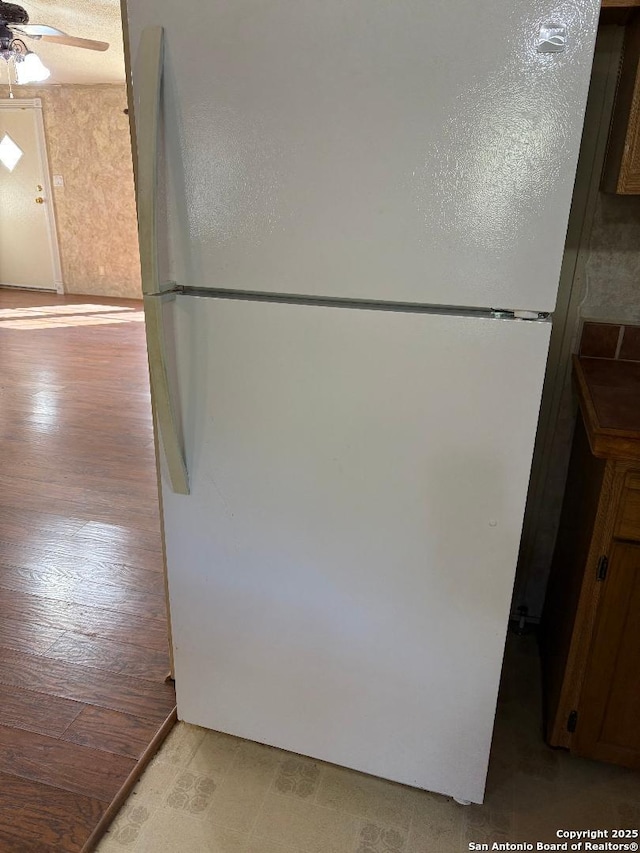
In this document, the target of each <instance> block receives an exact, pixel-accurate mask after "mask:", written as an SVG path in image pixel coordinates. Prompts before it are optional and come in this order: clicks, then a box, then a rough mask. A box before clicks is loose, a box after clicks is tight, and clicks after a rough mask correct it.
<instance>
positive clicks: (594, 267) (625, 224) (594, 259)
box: [514, 192, 640, 617]
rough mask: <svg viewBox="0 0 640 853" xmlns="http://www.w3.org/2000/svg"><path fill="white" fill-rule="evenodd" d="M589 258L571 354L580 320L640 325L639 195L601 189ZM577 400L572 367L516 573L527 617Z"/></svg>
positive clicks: (547, 560) (556, 512)
mask: <svg viewBox="0 0 640 853" xmlns="http://www.w3.org/2000/svg"><path fill="white" fill-rule="evenodd" d="M584 239H585V243H586V245H587V247H588V256H587V260H586V263H585V266H584V272H583V274H581V275H578V276H577V277H576V278H575V279H574V287H576V288H578V292H582V293H583V296H582V301H581V304H580V310H579V312H578V313H577V315H575V316H570V317H569V318H568V323H569V327H570V328H569V333H570V334H571V339H572V346H571V349H572V352H578V349H579V344H580V331H581V328H582V323H583V322H584V321H585V320H588V319H595V320H598V321H607V320H608V321H612V322H616V321H617V322H620V323H640V197H638V196H616V195H610V194H608V193H602V192H601V193H599V194H598V200H597V204H596V210H595V214H594V219H593V223H592V226H591V230H590V232H589V233H588V234H586V235H584ZM576 413H577V399H576V395H575V391H574V389H573V383H572V377H571V371H570V370H569V371H567V373H566V377H565V380H564V387H563V389H562V392H561V400H560V410H559V414H558V420H557V422H556V424H555V431H554V435H553V441H552V443H551V445H550V446H549V447H548V453H549V474H548V479H547V481H546V486H545V489H544V505H543V508H542V509H541V512H540V515H539V517H538V525H537V528H536V531H535V539H534V544H533V548H532V552H531V555H530V562H529V564H528V566H527V567H526V569H525V570H524V573H526V577H519V579H518V590H519V592H518V593H517V594H516V599H515V601H514V604H515V605H516V606H517V605H518V604H519V603H520V602H526V604H527V605H528V607H529V613H530V615H531V616H534V617H538V616H540V614H541V612H542V606H543V603H544V594H545V590H546V584H547V579H548V576H549V569H550V566H551V560H552V558H553V550H554V546H555V540H556V535H557V532H558V524H559V521H560V512H561V509H562V500H563V497H564V490H565V485H566V477H567V469H568V466H569V456H570V453H571V442H572V438H573V429H574V425H575V418H576Z"/></svg>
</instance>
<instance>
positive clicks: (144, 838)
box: [98, 635, 640, 853]
mask: <svg viewBox="0 0 640 853" xmlns="http://www.w3.org/2000/svg"><path fill="white" fill-rule="evenodd" d="M539 685H540V675H539V663H538V655H537V647H536V642H535V639H534V638H533V637H532V636H525V637H518V636H515V635H510V637H509V640H508V644H507V652H506V657H505V667H504V672H503V678H502V685H501V690H500V698H499V703H498V716H497V724H496V729H495V735H494V740H493V746H492V752H491V763H490V770H489V778H488V784H487V793H486V799H485V803H484V805H482V806H476V805H471V806H460V805H458V804H457V803H455V802H453V801H452V800H451V799H449V798H447V797H443V796H438V795H435V794H430V793H426V792H424V791H417V790H415V789H412V788H407V787H405V786H403V785H397V784H394V783H392V782H386V781H383V780H381V779H376V778H373V777H371V776H365V775H363V774H361V773H356V772H353V771H351V770H345V769H343V768H340V767H335V766H333V765H329V764H323V763H322V762H320V761H313V760H311V759H309V758H304V757H302V756H299V755H292V754H290V753H286V752H282V751H280V750H277V749H272V748H269V747H265V746H261V745H259V744H255V743H252V742H250V741H244V740H240V739H238V738H234V737H230V736H228V735H223V734H219V733H216V732H212V731H207V730H205V729H202V728H198V727H197V726H192V725H187V724H185V723H179V724H178V725H177V726H176V727H175V728H174V730H173V732H172V733H171V735H170V736H169V738H168V739H167V741H166V742H165V744H164V746H163V747H162V749H161V750H160V752H159V753H158V754H157V755H156V757H155V758H154V759H153V761H152V763H151V764H150V765H149V767H148V769H147V770H146V772H145V774H144V775H143V777H142V779H141V780H140V782H139V783H138V785H137V787H136V788H135V789H134V791H133V793H132V794H131V796H130V797H129V799H128V801H127V802H126V803H125V805H124V806H123V808H122V810H121V811H120V813H119V814H118V816H117V817H116V819H115V821H114V823H113V824H112V825H111V827H110V829H109V831H108V833H107V834H106V835H105V836H104V838H103V840H102V842H101V843H100V845H99V847H98V850H99V851H100V853H127V851H138V853H449V851H456V853H457V851H463V850H470V849H489V850H491V849H492V844H493V843H501V842H511V843H518V842H520V843H521V842H530V843H532V844H533V849H534V850H535V849H536V844H537V843H539V842H540V843H545V842H546V843H553V842H556V843H557V842H558V841H562V840H563V839H561V838H558V836H557V832H558V831H559V830H572V829H582V830H584V829H593V830H598V829H600V830H602V829H608V830H611V829H613V828H620V827H622V828H638V827H640V773H634V772H632V771H629V770H625V769H623V768H620V767H615V766H612V765H606V764H600V763H596V762H592V761H587V760H583V759H579V758H575V757H571V756H570V755H569V754H568V753H566V752H565V751H562V750H553V749H550V748H549V747H547V746H546V745H545V744H544V742H543V740H542V735H541V697H540V686H539ZM471 844H488V845H489V846H488V848H473V847H471V846H470V845H471ZM503 849H505V848H503ZM507 849H508V848H507ZM520 849H523V848H520ZM569 849H571V848H570V847H569ZM582 849H583V850H584V849H585V848H584V846H583V848H582Z"/></svg>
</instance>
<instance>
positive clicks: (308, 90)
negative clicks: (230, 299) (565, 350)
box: [127, 0, 600, 311]
mask: <svg viewBox="0 0 640 853" xmlns="http://www.w3.org/2000/svg"><path fill="white" fill-rule="evenodd" d="M599 6H600V3H599V0H567V2H563V3H561V4H558V3H556V2H555V0H554V2H551V0H488V2H483V3H478V2H476V0H473V1H472V0H457V2H455V3H452V2H446V3H442V2H425V0H400V1H399V0H394V1H393V2H390V0H349V2H345V0H295V2H292V0H270V2H268V3H265V2H264V0H233V2H228V0H208V2H206V3H180V2H178V1H177V0H127V7H128V15H129V25H130V40H131V46H132V51H133V69H134V74H133V83H134V91H135V92H136V93H137V88H138V81H139V74H141V73H142V72H141V71H140V70H139V69H138V67H137V65H136V56H137V50H138V45H139V40H140V35H141V31H142V28H143V27H147V26H151V25H157V24H160V25H162V26H164V28H165V31H166V60H165V67H164V71H165V88H164V102H163V106H164V134H165V149H166V150H165V154H166V159H165V160H163V163H162V166H161V171H162V173H163V176H164V178H163V183H164V191H165V192H167V193H168V199H167V208H168V210H167V211H166V215H163V221H162V240H161V245H162V247H163V248H165V249H166V257H165V258H164V259H163V274H164V276H165V278H167V279H169V280H172V281H177V282H178V283H179V284H182V285H188V286H196V287H210V288H232V289H234V290H244V291H260V292H272V293H289V294H305V295H313V296H325V297H349V298H363V299H372V300H390V301H399V302H410V303H425V304H426V303H430V304H444V305H460V306H464V305H468V306H479V307H493V308H510V309H522V308H524V309H536V310H539V311H551V310H553V307H554V303H555V298H556V289H557V284H558V277H559V269H560V261H561V256H562V251H563V244H564V238H565V231H566V225H567V217H568V212H569V204H570V198H571V192H572V187H573V181H574V174H575V167H576V161H577V153H578V147H579V142H580V135H581V130H582V121H583V111H584V106H585V101H586V94H587V87H588V82H589V74H590V68H591V58H592V50H593V43H594V37H595V29H596V24H597V19H598V10H599ZM549 22H551V23H553V22H556V23H559V24H562V25H564V26H565V28H566V36H565V38H566V47H565V49H564V50H563V51H561V52H551V53H547V52H540V51H539V50H538V47H539V46H540V47H541V48H542V50H543V51H544V50H545V45H546V47H549V46H553V44H554V42H553V37H552V40H551V41H550V42H549V41H547V42H545V43H544V44H543V43H542V40H543V39H544V37H545V34H546V30H545V27H544V25H545V24H548V23H549ZM558 38H560V37H558V36H556V37H555V39H556V41H557V40H558ZM556 46H557V45H556ZM139 154H140V157H147V156H149V152H148V151H143V150H141V151H140V152H139Z"/></svg>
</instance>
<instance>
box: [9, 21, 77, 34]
mask: <svg viewBox="0 0 640 853" xmlns="http://www.w3.org/2000/svg"><path fill="white" fill-rule="evenodd" d="M12 29H14V30H16V31H17V32H19V33H22V34H23V35H25V36H65V35H66V33H63V32H62V30H57V29H56V28H55V27H48V26H47V25H46V24H20V26H16V27H12Z"/></svg>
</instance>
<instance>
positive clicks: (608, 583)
mask: <svg viewBox="0 0 640 853" xmlns="http://www.w3.org/2000/svg"><path fill="white" fill-rule="evenodd" d="M596 362H603V364H596ZM608 377H609V378H608ZM576 378H577V385H578V392H579V399H580V412H581V417H580V419H579V422H578V424H577V427H576V433H575V436H574V442H573V450H572V456H571V463H570V467H569V477H568V481H567V490H566V492H565V500H564V505H563V510H562V517H561V522H560V530H559V534H558V541H557V545H556V551H555V555H554V560H553V567H552V573H551V578H550V581H549V587H548V590H547V599H546V603H545V610H544V616H543V623H542V626H541V648H542V658H543V672H544V688H545V711H546V723H545V725H546V737H547V741H548V743H549V744H550V745H552V746H563V747H568V748H569V749H570V750H571V752H573V753H576V754H577V755H583V756H587V757H590V758H595V759H599V760H602V761H611V762H614V763H616V764H622V765H625V766H627V767H633V768H637V769H640V429H638V430H634V429H633V428H632V425H633V423H634V422H635V420H636V419H638V418H639V417H640V401H638V399H637V398H638V388H640V363H639V364H630V363H628V362H627V363H624V362H616V361H610V362H608V364H607V363H606V360H604V359H584V360H576ZM598 383H599V384H598ZM625 383H626V386H625ZM627 386H628V387H627ZM625 388H626V390H625ZM626 394H630V395H631V397H627V396H626Z"/></svg>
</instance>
